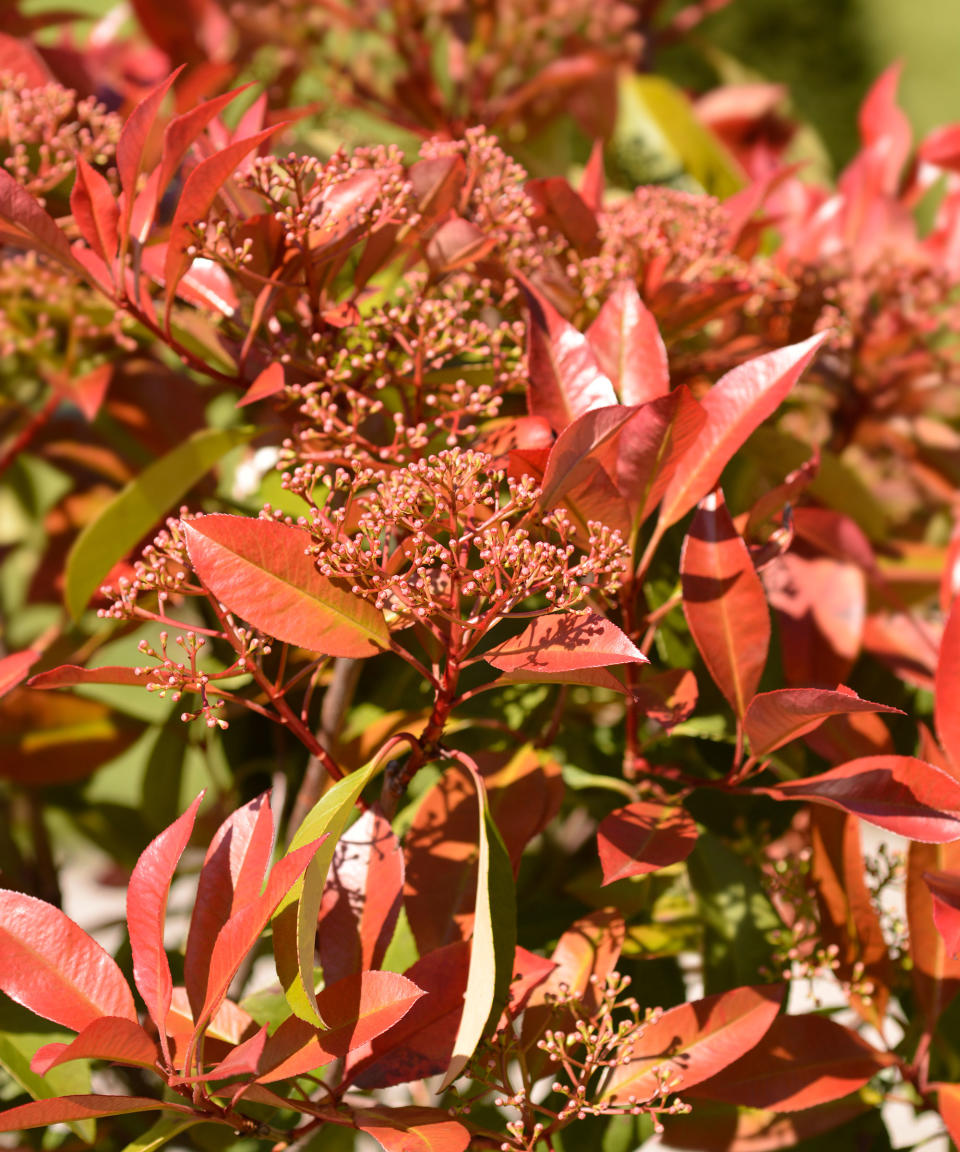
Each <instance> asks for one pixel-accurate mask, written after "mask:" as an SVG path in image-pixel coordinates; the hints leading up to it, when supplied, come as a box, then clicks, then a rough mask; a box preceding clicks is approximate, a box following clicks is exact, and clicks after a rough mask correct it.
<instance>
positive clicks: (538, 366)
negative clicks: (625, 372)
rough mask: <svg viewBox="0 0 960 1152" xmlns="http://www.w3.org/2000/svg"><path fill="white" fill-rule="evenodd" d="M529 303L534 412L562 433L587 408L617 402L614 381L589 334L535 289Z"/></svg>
mask: <svg viewBox="0 0 960 1152" xmlns="http://www.w3.org/2000/svg"><path fill="white" fill-rule="evenodd" d="M527 304H528V307H529V309H530V320H529V324H528V348H529V358H530V365H529V372H530V378H529V381H528V384H527V406H528V409H529V412H530V415H531V416H542V417H543V418H544V419H545V420H546V421H547V422H548V423H549V425H550V427H551V428H552V429H553V430H554V432H557V433H559V432H562V431H563V430H564V428H566V427H567V425H568V424H570V423H572V421H574V420H575V419H576V418H577V417H578V416H582V415H583V414H584V412H589V411H590V410H591V409H593V408H607V407H609V406H610V405H612V404H616V403H617V396H616V393H615V392H614V390H613V385H612V384H611V383H610V380H609V379H608V378H607V377H606V376H605V375H604V374H603V372H602V371H601V369H600V365H599V364H598V363H597V358H596V355H595V354H594V352H593V349H592V348H591V346H590V344H589V342H588V341H587V338H586V336H584V335H583V333H582V332H578V331H577V329H576V328H574V326H573V325H572V324H571V323H570V322H569V320H564V318H563V317H562V316H561V315H560V313H559V312H557V310H556V309H555V308H554V307H553V305H552V304H551V303H550V302H549V301H548V300H546V299H545V298H544V297H542V296H540V295H539V293H536V292H535V291H534V290H533V289H532V288H530V287H528V288H527Z"/></svg>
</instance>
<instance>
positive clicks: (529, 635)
mask: <svg viewBox="0 0 960 1152" xmlns="http://www.w3.org/2000/svg"><path fill="white" fill-rule="evenodd" d="M483 658H484V660H486V661H487V663H488V664H492V665H493V667H494V668H498V669H499V670H500V671H501V672H525V673H537V672H544V673H548V674H549V673H553V672H572V671H578V670H580V669H582V668H606V667H609V666H610V665H613V664H646V663H648V661H647V658H646V656H644V654H643V653H642V652H641V651H640V649H639V648H637V647H636V645H635V644H634V643H633V642H632V641H631V640H630V638H629V637H628V636H627V635H626V634H625V633H624V632H622V631H621V630H620V629H619V628H618V627H617V626H616V624H613V623H611V621H609V620H607V619H606V618H605V617H604V616H600V615H598V614H597V613H596V612H592V611H589V610H588V611H586V612H550V613H546V614H545V615H543V616H537V617H536V618H535V619H534V620H532V621H531V622H530V624H529V625H528V626H527V627H526V628H525V629H524V630H523V631H522V632H521V633H520V635H519V636H514V637H512V638H511V639H510V640H505V641H504V642H503V643H502V644H498V645H497V646H496V647H495V648H491V649H490V650H489V651H488V652H485V653H484V654H483Z"/></svg>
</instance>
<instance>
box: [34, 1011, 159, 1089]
mask: <svg viewBox="0 0 960 1152" xmlns="http://www.w3.org/2000/svg"><path fill="white" fill-rule="evenodd" d="M158 1056H159V1052H158V1051H157V1046H156V1044H155V1043H154V1041H153V1040H152V1039H151V1038H150V1036H149V1035H148V1034H147V1033H146V1032H145V1031H144V1030H143V1029H142V1028H141V1027H140V1025H139V1024H137V1023H136V1022H135V1021H133V1020H129V1019H126V1018H124V1017H122V1016H101V1017H100V1018H99V1019H98V1020H94V1021H92V1022H91V1023H90V1024H88V1025H87V1026H86V1028H84V1029H83V1031H82V1032H81V1033H80V1035H79V1036H78V1037H77V1038H76V1039H75V1040H72V1041H71V1042H70V1043H69V1044H45V1045H44V1046H43V1047H42V1048H40V1049H39V1050H38V1051H37V1052H36V1053H35V1054H34V1057H33V1059H32V1060H31V1061H30V1069H31V1071H33V1072H36V1074H37V1075H38V1076H46V1074H47V1073H48V1072H49V1071H50V1069H51V1068H55V1067H56V1066H57V1065H58V1064H66V1063H67V1062H68V1061H69V1060H109V1061H111V1062H112V1063H114V1064H133V1065H136V1066H139V1067H141V1068H152V1067H153V1066H154V1065H155V1064H156V1062H157V1057H158Z"/></svg>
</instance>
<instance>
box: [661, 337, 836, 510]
mask: <svg viewBox="0 0 960 1152" xmlns="http://www.w3.org/2000/svg"><path fill="white" fill-rule="evenodd" d="M825 339H826V334H825V333H821V334H819V335H817V336H812V337H811V338H810V339H809V340H805V341H804V342H803V343H802V344H792V345H790V346H789V347H787V348H780V349H778V350H777V351H776V352H769V353H767V354H766V355H765V356H758V357H757V358H756V359H754V360H748V361H747V363H746V364H741V365H739V366H738V367H737V368H734V369H733V370H732V371H730V372H728V373H727V374H726V375H725V376H724V377H722V379H720V380H718V381H717V383H716V384H714V386H713V387H712V388H711V389H710V391H709V392H708V393H707V394H706V395H705V396H704V397H703V399H702V400H701V404H702V405H703V408H704V410H705V411H706V413H707V420H706V423H705V424H704V427H703V430H702V431H701V433H700V435H699V436H698V437H697V440H696V442H695V444H694V446H693V448H692V449H691V450H690V451H689V452H688V453H687V454H686V456H685V457H684V459H683V461H682V462H681V464H680V465H679V466H678V468H677V470H676V472H675V473H674V475H673V479H672V480H671V481H670V484H669V486H668V488H667V490H666V492H665V493H664V497H663V504H662V505H661V508H660V519H659V526H660V528H661V529H663V528H667V527H668V526H669V525H671V524H675V523H676V522H677V520H679V519H680V518H681V516H684V515H685V514H686V513H687V512H689V511H690V509H691V508H693V507H694V505H695V504H697V503H699V501H700V500H702V499H703V497H704V496H705V495H706V494H707V493H708V492H709V491H710V489H711V488H713V486H714V485H715V484H716V482H717V481H718V480H719V479H720V473H721V472H722V471H723V469H724V468H725V467H726V465H727V464H728V463H729V461H730V459H731V458H732V456H733V454H734V453H735V452H736V451H737V449H738V448H740V447H741V446H742V444H743V443H744V441H745V440H746V439H747V437H748V436H749V435H750V433H751V432H753V430H754V429H755V428H757V427H758V426H759V425H760V424H761V423H763V421H764V420H766V419H767V417H769V416H772V415H773V413H774V412H775V411H776V409H777V408H778V407H779V406H780V403H781V401H782V400H783V399H784V397H785V396H786V395H787V393H788V392H789V391H790V389H791V388H792V387H793V385H794V384H795V383H796V381H797V379H798V378H799V376H800V374H801V373H802V372H803V371H804V369H805V368H806V367H807V366H808V364H809V363H810V361H811V360H812V359H813V358H814V356H815V355H816V354H817V350H818V349H819V348H820V345H821V344H822V343H823V341H824V340H825Z"/></svg>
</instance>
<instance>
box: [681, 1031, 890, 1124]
mask: <svg viewBox="0 0 960 1152" xmlns="http://www.w3.org/2000/svg"><path fill="white" fill-rule="evenodd" d="M895 1059H896V1058H895V1057H894V1056H893V1055H891V1054H890V1053H886V1052H879V1051H877V1049H876V1048H874V1047H873V1046H872V1045H871V1044H868V1043H867V1042H866V1040H862V1039H861V1038H860V1037H859V1036H858V1035H857V1033H856V1032H852V1031H851V1030H850V1029H849V1028H844V1027H843V1025H841V1024H838V1023H837V1022H836V1021H834V1020H830V1019H828V1018H827V1017H826V1016H818V1015H816V1014H814V1013H810V1014H805V1015H802V1016H778V1017H777V1018H776V1019H775V1020H774V1021H773V1023H772V1024H771V1025H770V1027H769V1029H768V1030H767V1032H766V1034H765V1035H764V1036H762V1037H761V1038H760V1040H759V1042H758V1043H757V1044H756V1046H755V1047H753V1048H752V1049H751V1050H750V1051H749V1052H747V1053H746V1054H745V1055H744V1056H741V1057H740V1059H739V1060H737V1061H736V1062H735V1063H733V1064H730V1065H728V1066H727V1067H726V1068H725V1069H724V1070H723V1071H722V1072H720V1073H719V1074H718V1075H716V1076H713V1077H711V1078H710V1079H709V1080H705V1081H703V1082H701V1083H700V1084H697V1085H696V1087H695V1088H694V1089H693V1090H692V1091H691V1096H694V1097H699V1096H703V1097H706V1098H707V1099H708V1100H725V1101H728V1102H729V1103H731V1104H740V1105H745V1106H747V1107H749V1108H766V1109H768V1110H769V1111H771V1112H793V1111H797V1110H799V1109H802V1108H813V1107H815V1106H816V1105H818V1104H826V1103H829V1102H830V1101H831V1100H839V1099H840V1098H841V1097H843V1096H848V1095H849V1094H850V1093H851V1092H856V1090H857V1089H858V1088H861V1087H862V1086H863V1085H864V1084H866V1082H867V1081H868V1080H869V1079H870V1078H871V1077H872V1076H875V1075H876V1074H877V1073H878V1072H880V1071H882V1070H883V1069H884V1068H886V1067H887V1066H888V1065H890V1064H892V1063H894V1061H895Z"/></svg>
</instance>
